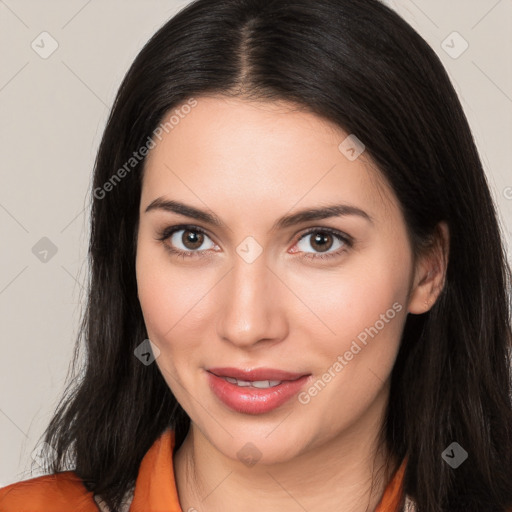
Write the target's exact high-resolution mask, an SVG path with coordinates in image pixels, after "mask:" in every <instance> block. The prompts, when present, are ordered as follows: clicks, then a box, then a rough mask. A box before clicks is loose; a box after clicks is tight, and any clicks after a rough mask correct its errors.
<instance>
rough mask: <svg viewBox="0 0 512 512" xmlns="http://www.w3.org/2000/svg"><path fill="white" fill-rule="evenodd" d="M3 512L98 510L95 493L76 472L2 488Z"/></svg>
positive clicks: (56, 474) (65, 472)
mask: <svg viewBox="0 0 512 512" xmlns="http://www.w3.org/2000/svg"><path fill="white" fill-rule="evenodd" d="M0 510H1V511H2V512H24V511H27V512H28V511H31V512H50V511H51V512H69V511H70V510H73V511H76V512H97V511H98V507H97V505H96V504H95V501H94V498H93V493H92V492H90V491H88V490H87V489H86V488H85V486H84V484H83V482H82V480H81V479H80V478H79V477H78V476H77V475H76V474H75V473H74V472H73V471H64V472H62V473H55V474H52V475H43V476H39V477H35V478H31V479H29V480H22V481H19V482H15V483H13V484H10V485H8V486H6V487H2V488H1V489H0Z"/></svg>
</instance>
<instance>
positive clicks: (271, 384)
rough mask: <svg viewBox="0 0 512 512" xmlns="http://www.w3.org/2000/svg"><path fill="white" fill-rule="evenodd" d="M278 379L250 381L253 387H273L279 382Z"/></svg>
mask: <svg viewBox="0 0 512 512" xmlns="http://www.w3.org/2000/svg"><path fill="white" fill-rule="evenodd" d="M281 382H282V381H280V380H257V381H254V382H253V383H252V385H253V386H254V387H255V388H273V387H274V386H277V385H279V384H281Z"/></svg>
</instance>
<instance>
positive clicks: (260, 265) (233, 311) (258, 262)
mask: <svg viewBox="0 0 512 512" xmlns="http://www.w3.org/2000/svg"><path fill="white" fill-rule="evenodd" d="M267 264H268V262H267V260H266V258H265V255H264V254H260V255H259V256H258V257H257V258H256V259H254V260H253V261H250V259H244V257H243V256H239V255H238V254H236V255H235V257H234V258H233V268H232V269H231V272H230V273H229V275H228V276H227V277H226V279H225V283H224V285H223V289H222V298H221V299H220V300H221V303H220V304H219V321H218V324H217V329H218V334H219V336H220V337H221V338H223V339H225V340H228V341H230V342H231V343H233V344H236V345H239V346H249V345H251V344H254V343H257V342H258V341H259V340H262V339H279V338H280V337H282V336H283V335H284V332H285V329H286V318H285V311H284V307H283V304H282V301H280V300H279V297H280V290H279V289H278V288H279V286H278V281H279V280H278V279H277V278H276V276H275V275H274V274H273V272H272V271H271V270H270V269H269V268H268V267H267Z"/></svg>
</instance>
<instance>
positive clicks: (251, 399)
mask: <svg viewBox="0 0 512 512" xmlns="http://www.w3.org/2000/svg"><path fill="white" fill-rule="evenodd" d="M206 373H207V375H208V384H209V385H210V388H211V390H212V391H213V392H214V393H215V395H216V396H217V397H218V398H219V399H220V400H221V401H222V402H223V403H224V404H226V405H227V406H228V407H230V408H231V409H233V410H234V411H236V412H241V413H244V414H263V413H265V412H269V411H272V410H273V409H276V408H277V407H280V406H281V405H283V404H284V403H285V402H287V401H288V400H290V398H292V397H293V396H294V395H295V394H297V393H298V392H299V391H300V389H301V388H302V387H303V386H304V384H305V383H306V381H307V380H308V379H309V378H310V377H311V375H304V376H302V377H300V378H299V379H297V380H293V381H290V380H285V381H283V382H281V384H279V385H277V386H274V387H272V388H265V389H260V388H254V387H252V386H246V387H240V386H237V385H236V384H231V382H228V381H227V380H224V379H223V378H222V377H217V375H214V374H213V373H210V372H206Z"/></svg>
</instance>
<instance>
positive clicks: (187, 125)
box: [141, 97, 396, 216]
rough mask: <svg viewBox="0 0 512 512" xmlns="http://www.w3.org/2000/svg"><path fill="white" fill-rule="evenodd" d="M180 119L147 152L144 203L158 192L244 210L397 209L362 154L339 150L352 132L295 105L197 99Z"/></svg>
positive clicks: (168, 195)
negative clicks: (328, 205) (314, 207)
mask: <svg viewBox="0 0 512 512" xmlns="http://www.w3.org/2000/svg"><path fill="white" fill-rule="evenodd" d="M176 109H178V110H179V107H176V108H175V109H173V111H175V110H176ZM166 118H168V116H164V119H166ZM175 119H177V120H178V122H175V123H174V124H173V125H172V128H169V129H168V130H167V131H164V132H163V133H162V134H161V137H160V138H161V140H159V139H154V141H155V143H156V146H155V147H154V148H153V149H151V151H150V152H149V153H148V157H147V159H146V162H145V169H144V180H143V190H142V200H141V207H145V206H147V204H149V202H151V201H152V200H154V199H155V198H156V197H160V196H167V197H169V198H177V197H178V196H179V198H180V199H183V200H185V199H189V202H192V203H194V204H195V205H197V206H198V207H204V206H205V204H206V205H207V206H208V207H209V208H211V209H212V210H214V211H217V209H219V210H224V211H226V209H228V208H229V210H230V212H231V214H233V213H240V214H241V215H245V214H250V213H251V211H252V213H254V212H258V211H259V212H261V211H262V210H265V211H266V212H281V213H282V210H283V209H290V208H293V206H294V204H298V206H310V205H313V204H318V203H319V202H322V203H334V202H340V201H345V202H347V204H354V205H355V204H358V205H362V204H364V205H365V206H366V209H368V210H370V211H372V212H373V213H374V215H375V216H378V211H377V210H378V209H379V208H381V209H382V208H384V209H386V208H389V207H393V206H395V207H396V204H395V205H393V203H396V201H395V200H394V197H393V194H392V192H391V191H390V189H389V187H388V186H387V185H386V184H385V182H384V180H383V179H382V177H381V175H380V172H379V171H377V170H376V169H375V167H374V166H373V165H372V162H371V160H370V159H369V158H368V157H367V155H366V154H365V152H364V151H363V153H362V154H361V155H360V156H359V157H358V158H356V159H355V160H350V159H349V158H347V156H346V153H344V152H343V151H342V150H340V147H339V146H340V144H341V143H343V141H346V140H347V137H348V136H349V135H350V134H348V133H346V132H345V131H344V130H342V129H341V128H340V127H339V126H337V125H335V124H334V123H332V122H330V121H327V120H325V119H323V118H321V117H319V116H317V115H315V114H313V113H311V112H306V111H304V109H302V108H301V107H299V106H297V105H294V104H291V103H285V102H280V103H268V102H255V101H246V100H242V99H236V98H225V97H199V98H197V104H196V105H195V106H194V107H193V108H190V109H187V113H186V114H183V113H182V115H181V116H179V117H175ZM383 191H384V193H385V194H384V195H385V196H386V197H384V195H383ZM201 203H203V204H201ZM299 203H300V204H299Z"/></svg>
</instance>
